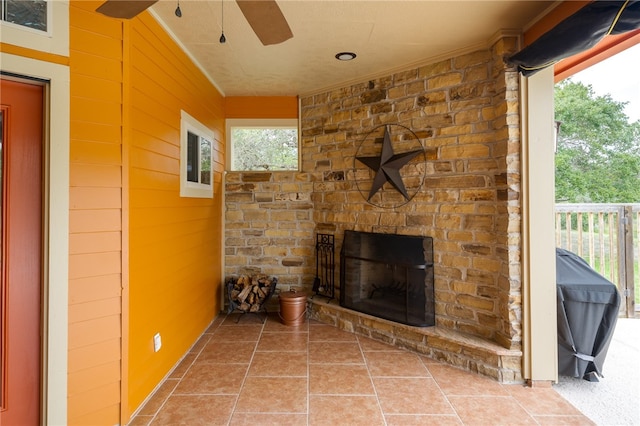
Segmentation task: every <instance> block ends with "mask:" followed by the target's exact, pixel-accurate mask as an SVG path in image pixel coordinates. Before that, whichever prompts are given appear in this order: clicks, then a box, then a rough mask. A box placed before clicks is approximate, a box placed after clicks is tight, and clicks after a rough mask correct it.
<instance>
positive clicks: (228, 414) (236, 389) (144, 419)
mask: <svg viewBox="0 0 640 426" xmlns="http://www.w3.org/2000/svg"><path fill="white" fill-rule="evenodd" d="M237 316H238V314H232V315H229V316H226V315H224V314H221V315H220V316H219V317H218V318H217V319H216V320H215V321H214V323H213V324H212V325H211V327H209V329H208V330H207V331H206V332H205V333H204V334H203V335H202V337H201V339H200V340H199V341H198V342H197V343H196V345H194V347H193V348H192V350H191V351H190V352H189V354H188V355H187V356H186V357H185V358H184V360H183V361H182V362H181V363H180V365H179V366H178V367H177V368H176V369H175V370H174V371H173V372H172V374H171V375H170V377H168V378H167V379H166V380H165V382H164V383H163V384H162V385H161V387H160V388H159V389H158V391H157V392H156V394H155V395H154V396H152V397H151V398H150V399H149V400H148V401H147V403H146V405H145V406H144V407H142V409H141V410H140V411H139V412H138V413H137V415H136V417H134V418H133V419H132V421H131V422H130V423H129V424H130V425H132V426H133V425H136V426H137V425H178V424H182V425H190V426H192V425H332V426H333V425H367V426H374V425H528V424H531V425H536V424H538V425H593V422H591V421H590V420H589V419H588V418H587V417H585V416H584V415H582V414H581V413H580V412H579V411H578V410H577V409H576V408H574V407H573V406H572V405H571V404H569V403H568V402H567V401H566V400H564V399H563V398H562V397H561V396H560V395H559V394H558V393H557V392H556V391H555V390H554V389H552V388H550V387H546V388H527V387H524V386H522V385H502V384H500V383H497V382H495V381H493V380H491V379H487V378H484V377H481V376H478V375H475V374H471V373H467V372H464V371H461V370H458V369H456V368H453V367H450V366H448V365H445V364H442V363H439V362H437V361H433V360H431V359H429V358H426V357H422V356H419V355H416V354H414V353H411V352H407V351H403V350H400V349H397V348H394V347H392V346H388V345H385V344H382V343H378V342H375V341H373V340H370V339H367V338H363V337H360V336H356V335H354V334H351V333H347V332H344V331H341V330H339V329H337V328H335V327H332V326H329V325H325V324H321V323H319V322H315V321H310V322H309V321H307V322H306V323H305V324H304V325H302V326H299V327H287V326H284V325H282V324H281V323H280V321H279V320H278V317H277V314H276V315H270V316H269V318H268V319H267V321H265V323H264V324H261V323H260V320H259V319H258V317H257V316H255V315H244V316H242V318H241V319H240V322H239V323H238V324H236V323H235V320H236V319H237Z"/></svg>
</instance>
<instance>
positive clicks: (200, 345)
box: [189, 334, 211, 354]
mask: <svg viewBox="0 0 640 426" xmlns="http://www.w3.org/2000/svg"><path fill="white" fill-rule="evenodd" d="M209 339H211V335H210V334H203V335H202V336H200V338H199V339H198V340H197V341H196V343H194V344H193V346H192V347H191V348H190V349H189V352H190V353H194V354H197V353H198V352H200V351H201V350H202V348H204V347H205V346H206V344H207V342H208V341H209Z"/></svg>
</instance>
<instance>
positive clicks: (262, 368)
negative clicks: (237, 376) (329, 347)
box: [249, 352, 307, 377]
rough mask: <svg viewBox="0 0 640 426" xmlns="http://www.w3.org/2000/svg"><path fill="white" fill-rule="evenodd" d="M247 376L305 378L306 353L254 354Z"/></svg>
mask: <svg viewBox="0 0 640 426" xmlns="http://www.w3.org/2000/svg"><path fill="white" fill-rule="evenodd" d="M249 376H271V377H274V376H275V377H282V376H301V377H307V353H306V352H256V353H255V354H254V355H253V360H252V361H251V367H250V368H249Z"/></svg>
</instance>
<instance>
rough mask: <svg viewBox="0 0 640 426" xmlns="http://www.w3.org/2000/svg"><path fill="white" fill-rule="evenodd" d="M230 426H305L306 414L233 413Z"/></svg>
mask: <svg viewBox="0 0 640 426" xmlns="http://www.w3.org/2000/svg"><path fill="white" fill-rule="evenodd" d="M229 425H230V426H275V425H278V426H307V414H306V413H304V414H291V413H238V412H236V413H234V414H233V417H231V422H230V423H229Z"/></svg>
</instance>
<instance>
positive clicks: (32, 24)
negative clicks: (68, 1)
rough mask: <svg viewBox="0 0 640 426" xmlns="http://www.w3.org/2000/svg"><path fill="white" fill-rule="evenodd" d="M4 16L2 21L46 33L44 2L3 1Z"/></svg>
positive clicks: (45, 6) (36, 0) (24, 0)
mask: <svg viewBox="0 0 640 426" xmlns="http://www.w3.org/2000/svg"><path fill="white" fill-rule="evenodd" d="M3 2H4V3H5V5H4V7H5V9H4V11H5V16H3V19H4V20H5V21H7V22H11V23H13V24H18V25H22V26H25V27H29V28H33V29H36V30H40V31H47V2H46V0H3Z"/></svg>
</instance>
